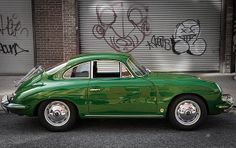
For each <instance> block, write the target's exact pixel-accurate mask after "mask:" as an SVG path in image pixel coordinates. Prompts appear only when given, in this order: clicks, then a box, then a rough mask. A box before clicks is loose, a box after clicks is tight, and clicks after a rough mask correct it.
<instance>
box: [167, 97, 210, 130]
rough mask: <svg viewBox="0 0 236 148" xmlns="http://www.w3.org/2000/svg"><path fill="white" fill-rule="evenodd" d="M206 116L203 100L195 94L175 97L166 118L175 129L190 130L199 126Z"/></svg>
mask: <svg viewBox="0 0 236 148" xmlns="http://www.w3.org/2000/svg"><path fill="white" fill-rule="evenodd" d="M206 116H207V108H206V105H205V103H204V102H203V100H202V99H201V98H200V97H198V96H195V95H184V96H180V97H178V98H176V99H175V100H174V101H173V102H172V103H171V104H170V107H169V110H168V119H169V121H170V123H171V124H172V125H173V126H174V127H175V128H177V129H181V130H192V129H194V128H197V127H199V125H201V124H202V123H203V121H204V120H205V118H206Z"/></svg>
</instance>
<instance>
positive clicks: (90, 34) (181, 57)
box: [78, 0, 222, 71]
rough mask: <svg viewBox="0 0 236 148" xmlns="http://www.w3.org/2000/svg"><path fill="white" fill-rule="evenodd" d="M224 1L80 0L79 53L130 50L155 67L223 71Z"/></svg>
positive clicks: (157, 69) (166, 69) (168, 69)
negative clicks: (221, 65)
mask: <svg viewBox="0 0 236 148" xmlns="http://www.w3.org/2000/svg"><path fill="white" fill-rule="evenodd" d="M221 5H222V1H221V0H194V1H190V0H145V1H144V0H132V1H131V0H127V1H110V0H109V1H99V0H94V1H92V0H91V1H87V0H79V1H78V9H79V23H80V24H79V29H80V30H79V31H80V37H79V38H80V44H81V52H82V53H88V52H115V51H118V52H127V53H131V54H132V55H133V56H134V57H135V58H136V59H137V60H138V61H139V62H140V63H141V64H143V65H144V66H146V67H148V68H149V69H150V70H153V71H219V49H220V47H219V43H220V21H221V19H220V16H221Z"/></svg>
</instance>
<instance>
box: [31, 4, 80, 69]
mask: <svg viewBox="0 0 236 148" xmlns="http://www.w3.org/2000/svg"><path fill="white" fill-rule="evenodd" d="M33 7H34V12H33V19H34V33H35V48H36V50H35V51H36V65H43V66H44V67H46V68H47V67H50V66H52V65H55V64H57V63H59V62H62V61H65V60H67V59H69V58H70V57H72V56H74V55H75V54H76V11H75V9H76V5H75V0H34V1H33Z"/></svg>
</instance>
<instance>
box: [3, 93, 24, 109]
mask: <svg viewBox="0 0 236 148" xmlns="http://www.w3.org/2000/svg"><path fill="white" fill-rule="evenodd" d="M11 101H12V97H8V96H7V95H4V96H3V97H2V101H1V106H2V108H3V110H4V111H5V112H8V113H9V111H10V112H11V111H14V110H21V109H25V108H26V107H25V106H24V105H21V104H15V103H11Z"/></svg>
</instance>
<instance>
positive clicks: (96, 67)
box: [93, 60, 132, 78]
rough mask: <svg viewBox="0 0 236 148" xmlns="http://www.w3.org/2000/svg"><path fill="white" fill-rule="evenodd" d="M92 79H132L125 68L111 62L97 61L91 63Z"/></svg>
mask: <svg viewBox="0 0 236 148" xmlns="http://www.w3.org/2000/svg"><path fill="white" fill-rule="evenodd" d="M93 77H94V78H127V77H132V75H131V74H130V72H129V71H128V70H127V68H126V66H125V65H124V64H123V63H121V62H119V61H113V60H97V61H94V62H93Z"/></svg>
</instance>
